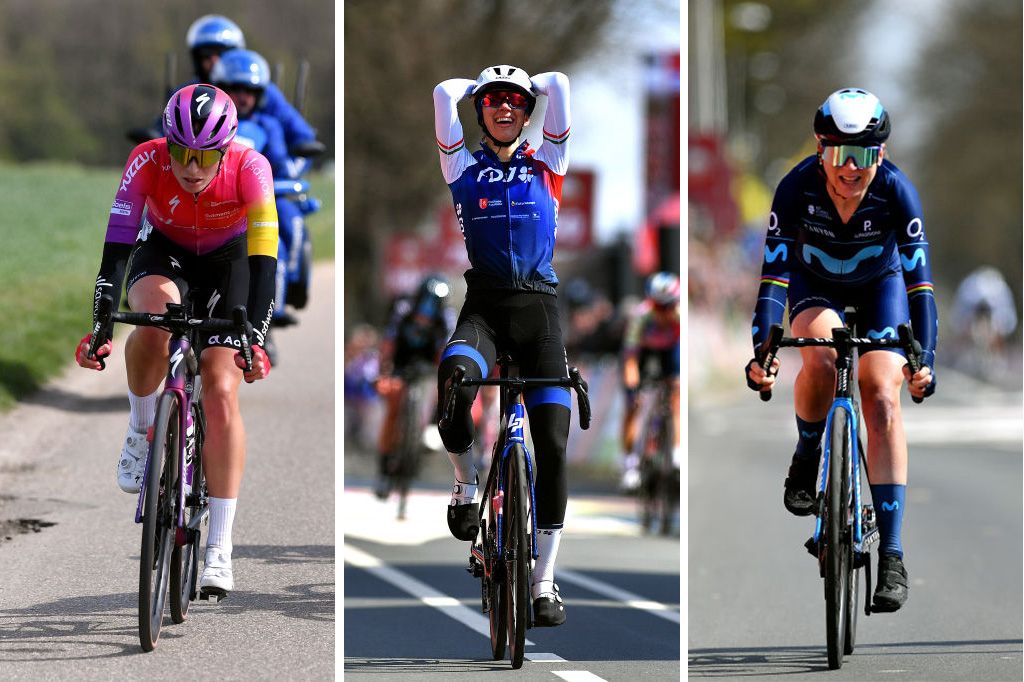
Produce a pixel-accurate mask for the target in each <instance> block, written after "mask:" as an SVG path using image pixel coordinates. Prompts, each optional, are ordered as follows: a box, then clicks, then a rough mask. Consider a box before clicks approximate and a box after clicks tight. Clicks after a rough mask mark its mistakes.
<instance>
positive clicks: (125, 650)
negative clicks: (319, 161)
mask: <svg viewBox="0 0 1024 682" xmlns="http://www.w3.org/2000/svg"><path fill="white" fill-rule="evenodd" d="M313 287H314V288H313V293H312V296H311V299H310V305H309V307H308V308H307V309H306V310H304V311H301V312H300V313H299V317H300V319H301V324H300V325H299V326H297V327H292V328H288V329H284V330H279V331H277V332H275V334H276V336H277V341H278V345H279V347H280V353H281V361H280V363H279V366H278V367H275V368H274V369H273V371H272V373H271V375H270V377H269V378H268V379H266V380H265V381H263V382H258V383H256V384H253V385H246V384H244V383H243V384H242V388H241V400H242V414H243V417H244V419H245V422H246V428H247V434H248V444H249V449H248V462H247V466H246V472H245V479H244V481H243V485H242V492H241V496H240V498H239V504H238V511H237V514H236V517H235V525H234V534H233V540H234V553H233V559H234V570H235V591H234V592H233V593H232V594H231V595H230V596H229V597H228V598H227V599H226V600H224V601H222V602H220V603H219V604H217V603H208V602H201V601H200V602H195V603H193V605H192V608H191V610H190V612H189V616H188V620H187V621H186V622H185V623H182V624H180V625H173V624H171V621H170V617H169V615H168V616H167V618H166V619H165V622H164V627H163V630H162V633H161V637H160V641H159V644H158V646H157V649H156V650H155V651H154V652H152V653H148V654H146V653H143V652H142V650H141V648H140V646H139V641H138V630H137V609H136V601H137V594H138V592H137V589H138V556H139V543H140V539H141V526H140V525H136V524H135V523H134V510H135V503H136V497H135V496H133V495H127V494H125V493H123V492H121V491H120V489H118V488H117V485H116V482H115V466H116V460H117V456H118V453H119V451H120V447H121V443H122V440H123V438H124V432H125V427H126V424H127V416H128V406H127V398H126V393H125V392H126V385H125V379H124V366H123V355H122V354H121V351H122V350H123V348H124V344H123V336H122V337H119V339H118V342H117V343H116V347H115V354H114V357H113V358H111V360H110V361H108V368H107V370H106V371H104V372H102V373H100V372H90V371H87V370H83V369H80V368H78V367H77V366H75V367H69V368H68V370H67V372H65V374H64V375H63V376H62V377H60V378H59V379H57V380H56V381H54V382H52V383H51V384H50V385H48V386H47V387H46V388H45V389H43V390H42V391H41V392H40V393H38V394H37V395H35V396H32V397H30V398H29V399H28V400H27V401H26V402H25V403H24V404H23V405H22V406H20V407H18V408H17V409H15V410H14V411H13V412H11V413H8V414H6V415H3V416H2V417H0V434H3V438H2V439H0V519H3V520H4V524H3V528H2V530H3V533H2V534H0V679H4V680H66V679H74V680H109V679H117V678H121V679H140V678H146V679H172V678H174V677H183V678H187V677H194V676H198V677H200V678H202V677H217V678H219V679H224V680H243V679H244V680H264V679H265V680H270V679H274V680H281V679H286V680H287V679H296V680H299V679H301V680H329V679H333V678H334V672H335V666H334V663H335V659H334V642H335V638H334V635H335V624H334V612H335V609H334V605H335V588H334V582H335V575H334V573H335V570H334V569H335V559H334V557H335V546H334V462H335V447H334V373H333V371H332V369H333V363H334V360H333V359H334V319H335V316H334V271H333V266H331V265H322V266H317V268H316V270H315V274H314V284H313ZM71 350H72V349H70V348H69V349H68V351H69V355H70V353H71ZM33 520H34V521H37V522H41V523H42V524H45V527H41V528H39V525H40V524H39V523H34V522H33ZM33 527H35V528H39V530H38V532H31V529H32V528H33ZM19 530H28V531H29V532H18V531H19ZM205 536H206V533H205V532H204V540H205Z"/></svg>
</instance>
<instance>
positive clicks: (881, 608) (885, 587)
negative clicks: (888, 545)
mask: <svg viewBox="0 0 1024 682" xmlns="http://www.w3.org/2000/svg"><path fill="white" fill-rule="evenodd" d="M907 583H908V581H907V569H906V567H904V566H903V559H902V558H900V557H898V556H896V555H895V554H882V553H879V554H878V587H877V588H875V599H874V603H873V604H872V605H871V610H872V611H874V612H875V613H892V612H893V611H898V610H899V608H900V607H901V606H903V605H904V604H905V603H907V596H908V593H909V591H910V587H909V586H908V584H907Z"/></svg>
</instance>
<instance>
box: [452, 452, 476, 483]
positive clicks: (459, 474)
mask: <svg viewBox="0 0 1024 682" xmlns="http://www.w3.org/2000/svg"><path fill="white" fill-rule="evenodd" d="M448 459H449V460H450V461H451V463H452V466H453V467H455V480H456V481H458V482H459V483H469V484H470V485H476V464H474V463H473V448H472V447H469V448H467V449H466V451H465V452H458V453H455V452H449V453H448Z"/></svg>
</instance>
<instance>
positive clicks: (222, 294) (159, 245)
mask: <svg viewBox="0 0 1024 682" xmlns="http://www.w3.org/2000/svg"><path fill="white" fill-rule="evenodd" d="M163 126H164V134H165V135H166V137H163V138H158V139H155V140H150V141H149V142H145V143H143V144H141V145H139V146H138V147H136V148H135V149H134V150H132V153H131V154H130V155H129V157H128V163H127V164H126V165H125V169H124V174H123V176H122V178H121V182H120V185H119V187H118V190H117V194H116V195H115V197H114V203H113V205H112V206H111V209H110V219H109V222H108V223H107V235H106V241H105V244H104V246H103V258H102V262H101V264H100V271H99V275H98V276H97V278H96V289H95V295H94V301H98V300H99V299H100V297H101V296H102V295H104V294H110V295H111V296H113V298H114V306H115V309H116V307H117V305H118V301H119V300H120V296H121V282H122V280H123V279H124V277H125V269H126V265H127V263H128V260H129V256H131V266H130V268H128V274H127V285H126V289H127V292H128V305H129V306H130V307H131V309H132V310H133V311H136V312H153V313H162V312H164V311H165V310H166V307H167V304H168V303H180V302H181V299H182V292H183V291H184V290H185V289H186V287H187V288H188V289H189V290H191V291H192V300H193V302H194V304H195V306H196V316H197V317H200V316H207V317H221V318H224V317H229V315H230V312H231V310H232V309H233V308H234V307H235V306H237V305H245V306H246V309H247V310H248V312H249V318H250V319H251V320H252V321H253V326H254V337H255V338H254V339H253V363H252V370H251V371H250V372H248V373H246V374H245V379H246V381H250V382H251V381H255V380H257V379H263V378H265V377H266V376H267V374H268V373H269V372H270V362H269V361H268V360H267V357H266V354H265V353H264V351H263V349H262V344H263V342H264V338H265V335H266V333H267V329H268V327H269V324H270V317H271V314H272V313H273V309H274V300H273V299H274V272H275V270H276V265H277V210H276V208H275V204H274V191H273V179H272V177H271V172H270V164H269V163H268V162H267V160H266V159H265V158H264V157H263V156H261V155H260V154H259V153H258V152H256V151H255V150H253V149H250V148H248V147H246V146H244V145H241V144H239V143H237V142H233V141H232V140H233V138H234V136H235V131H236V129H237V127H238V114H237V112H236V110H235V105H234V104H233V103H232V101H231V98H230V97H228V95H227V94H226V93H224V92H223V91H221V90H219V89H217V88H215V87H213V86H209V85H188V86H185V87H184V88H182V89H180V90H178V91H177V92H175V93H174V94H173V95H171V99H170V100H169V101H168V103H167V107H166V108H165V110H164V119H163ZM143 209H145V214H143ZM94 314H95V309H94ZM204 336H205V335H204ZM168 340H169V336H168V333H167V332H165V331H162V330H160V329H155V328H152V327H137V328H136V329H134V330H133V331H132V333H131V334H130V335H129V337H128V339H127V341H126V342H125V365H126V368H127V374H128V390H129V393H128V401H129V405H130V408H131V414H130V417H129V424H128V434H127V437H126V438H125V444H124V448H123V449H122V451H121V455H120V457H119V461H118V476H117V480H118V484H119V485H120V486H121V489H122V490H124V491H125V492H131V493H137V492H138V491H139V487H140V485H141V481H142V475H143V470H144V468H145V461H146V452H147V447H148V446H147V442H146V432H147V430H148V429H149V427H150V426H152V424H153V420H154V418H155V412H156V401H157V398H158V397H159V394H160V388H161V386H160V385H161V382H162V380H163V378H164V374H165V372H166V367H167V362H168V357H167V352H168V351H167V345H168ZM89 341H90V337H89V335H86V337H85V338H84V339H82V341H81V342H80V343H79V345H78V348H77V351H76V353H75V358H76V360H77V361H78V364H79V365H81V366H82V367H86V368H89V369H101V367H100V364H99V362H98V360H97V359H96V358H90V357H87V353H88V347H89ZM103 341H104V343H103V345H102V346H101V347H100V349H99V351H98V352H97V355H98V356H100V357H104V356H106V355H109V354H110V352H111V350H112V348H113V344H112V341H111V340H110V339H104V340H103ZM200 352H201V356H200V372H201V374H202V377H203V405H204V407H205V411H206V417H207V421H208V425H207V436H206V446H205V448H204V457H205V466H206V469H207V470H206V479H207V485H208V486H209V492H210V534H209V539H208V541H207V549H206V562H205V567H204V570H203V576H202V579H201V581H200V587H202V588H210V589H212V590H214V591H216V592H219V593H222V594H226V593H227V592H230V591H231V590H232V589H233V587H234V580H233V574H232V570H231V549H232V545H231V526H232V522H233V519H234V513H235V501H236V499H237V497H238V491H239V488H240V486H241V481H242V472H243V469H244V467H245V429H244V426H243V424H242V417H241V414H240V412H239V407H238V386H239V384H240V381H241V379H242V372H241V371H239V367H242V366H244V363H243V362H242V360H241V358H240V357H239V354H238V353H237V349H236V347H235V346H234V345H233V344H232V341H231V340H230V339H229V338H227V337H225V338H224V339H223V340H222V339H221V337H220V335H213V334H211V335H209V336H208V337H206V338H204V339H203V343H202V345H201V351H200Z"/></svg>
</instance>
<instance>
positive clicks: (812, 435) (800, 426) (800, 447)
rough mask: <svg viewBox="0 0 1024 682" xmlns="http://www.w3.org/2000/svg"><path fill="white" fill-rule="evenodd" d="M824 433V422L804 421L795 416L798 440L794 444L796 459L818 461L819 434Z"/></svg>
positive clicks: (819, 452)
mask: <svg viewBox="0 0 1024 682" xmlns="http://www.w3.org/2000/svg"><path fill="white" fill-rule="evenodd" d="M824 431H825V420H824V419H822V420H821V421H818V422H809V421H804V420H803V419H801V418H800V415H797V416H796V432H797V433H798V434H799V435H800V440H798V441H797V442H796V457H797V459H818V457H820V456H821V434H822V433H824Z"/></svg>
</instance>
